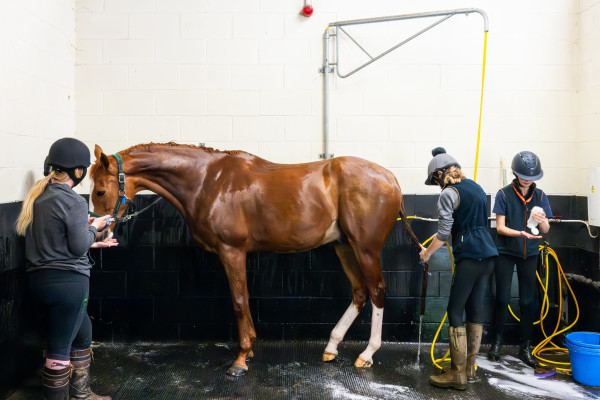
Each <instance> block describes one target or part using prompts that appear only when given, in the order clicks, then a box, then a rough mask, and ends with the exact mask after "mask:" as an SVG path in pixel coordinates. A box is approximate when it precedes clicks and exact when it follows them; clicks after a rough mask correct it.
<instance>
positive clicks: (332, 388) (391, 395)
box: [325, 381, 410, 400]
mask: <svg viewBox="0 0 600 400" xmlns="http://www.w3.org/2000/svg"><path fill="white" fill-rule="evenodd" d="M368 385H369V389H370V392H371V393H370V394H368V395H362V394H357V393H352V392H351V391H350V390H349V389H348V388H347V387H346V386H344V385H343V384H342V383H341V382H335V381H331V382H327V384H326V385H325V388H326V390H327V392H328V394H329V395H331V396H332V397H333V398H334V399H340V400H342V399H343V400H373V398H376V399H386V400H387V399H389V400H392V399H398V398H400V397H399V396H400V395H402V394H403V393H407V392H409V391H410V389H409V388H407V387H405V386H396V385H388V384H381V383H376V382H370V383H368ZM373 396H376V397H373Z"/></svg>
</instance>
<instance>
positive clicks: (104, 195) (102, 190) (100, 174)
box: [90, 145, 135, 237]
mask: <svg viewBox="0 0 600 400" xmlns="http://www.w3.org/2000/svg"><path fill="white" fill-rule="evenodd" d="M94 155H95V156H96V161H95V162H94V164H92V167H91V170H90V179H91V181H92V188H91V192H90V201H91V205H92V206H93V208H92V207H90V210H91V211H93V212H94V213H96V214H99V215H107V214H108V215H111V218H112V220H113V222H112V223H111V224H110V226H109V227H108V228H107V229H105V231H104V232H103V237H107V236H109V235H110V233H111V232H112V229H113V228H114V226H115V224H116V223H117V222H118V221H119V220H120V219H121V218H122V217H123V216H124V214H125V213H126V212H127V208H128V206H129V205H130V204H131V199H132V198H133V196H134V194H135V193H134V182H133V181H132V180H131V179H129V180H125V178H124V174H123V175H121V178H119V176H120V174H119V172H123V171H122V167H121V171H119V162H118V161H117V158H115V156H107V155H106V154H104V152H103V151H102V148H100V146H98V145H96V147H95V149H94ZM120 180H121V181H122V182H119V181H120ZM128 196H131V199H130V198H129V197H128Z"/></svg>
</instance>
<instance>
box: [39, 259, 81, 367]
mask: <svg viewBox="0 0 600 400" xmlns="http://www.w3.org/2000/svg"><path fill="white" fill-rule="evenodd" d="M28 275H29V276H28V289H29V296H31V299H32V301H33V303H34V305H35V306H36V307H38V310H39V312H41V313H42V314H43V323H44V327H45V331H46V336H47V339H48V349H47V353H46V357H47V358H51V359H55V360H63V361H68V360H69V358H70V357H69V353H70V351H71V347H73V348H74V349H78V350H81V349H87V348H88V347H90V345H91V343H92V323H91V321H90V317H89V316H88V314H87V304H88V295H89V282H90V280H89V278H88V277H87V276H85V275H83V274H80V273H78V272H72V271H63V270H49V269H48V270H42V271H34V272H30V273H29V274H28Z"/></svg>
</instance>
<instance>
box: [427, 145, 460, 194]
mask: <svg viewBox="0 0 600 400" xmlns="http://www.w3.org/2000/svg"><path fill="white" fill-rule="evenodd" d="M431 155H432V156H433V159H432V160H431V161H429V165H428V166H427V179H426V180H425V184H426V185H432V186H435V185H437V184H438V182H439V180H438V178H437V176H435V174H436V172H438V171H445V170H446V169H447V168H450V167H452V166H455V167H458V168H460V164H459V163H458V161H456V158H454V157H452V156H451V155H450V154H446V149H444V148H443V147H436V148H435V149H433V150H431Z"/></svg>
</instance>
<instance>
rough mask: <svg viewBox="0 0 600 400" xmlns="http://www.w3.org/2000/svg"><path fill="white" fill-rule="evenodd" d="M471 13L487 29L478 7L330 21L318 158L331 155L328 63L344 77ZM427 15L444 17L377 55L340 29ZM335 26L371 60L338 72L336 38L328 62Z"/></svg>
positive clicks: (325, 56)
mask: <svg viewBox="0 0 600 400" xmlns="http://www.w3.org/2000/svg"><path fill="white" fill-rule="evenodd" d="M471 13H478V14H480V15H481V16H482V17H483V25H484V31H486V32H487V31H489V21H488V17H487V14H486V13H485V11H483V10H481V9H479V8H461V9H456V10H445V11H432V12H424V13H416V14H405V15H394V16H389V17H379V18H366V19H355V20H348V21H337V22H331V23H329V26H328V27H327V29H326V30H325V34H324V35H323V40H324V46H323V47H324V53H325V54H324V57H323V58H324V63H323V68H321V69H319V72H322V73H323V74H325V76H324V77H323V78H324V79H323V85H324V86H325V88H324V89H325V93H324V105H323V113H324V117H323V140H324V141H325V143H324V145H323V149H324V153H322V154H320V158H323V159H328V158H330V157H331V156H332V154H330V153H329V73H330V72H333V68H332V67H330V65H335V66H337V67H338V68H337V69H338V71H337V74H338V76H340V77H341V78H346V77H348V76H350V75H352V74H354V73H355V72H357V71H359V70H361V69H362V68H364V67H366V66H367V65H370V64H371V63H373V62H375V61H377V60H379V59H380V58H381V57H383V56H385V55H386V54H389V53H390V52H391V51H393V50H395V49H397V48H398V47H400V46H402V45H403V44H405V43H406V42H408V41H410V40H412V39H414V38H416V37H417V36H419V35H421V34H422V33H424V32H425V31H427V30H429V29H431V28H433V27H435V26H437V25H438V24H440V23H442V22H443V21H445V20H446V19H448V18H450V17H452V16H453V15H457V14H465V15H467V14H471ZM427 17H444V18H442V19H441V20H439V21H436V22H434V23H433V24H431V25H429V26H428V27H427V28H424V29H422V30H421V31H419V32H417V33H416V34H414V35H412V36H411V37H409V38H408V39H406V40H404V41H402V42H400V43H399V44H397V45H396V46H394V47H392V48H390V49H389V50H387V51H385V52H383V53H382V54H380V55H378V56H375V57H373V56H371V55H370V54H369V53H368V52H367V51H366V50H365V49H364V48H362V46H360V44H358V42H357V41H356V40H354V38H352V37H351V36H350V35H348V33H347V32H345V31H344V30H343V29H342V26H349V25H360V24H372V23H377V22H390V21H399V20H405V19H415V18H427ZM332 26H335V27H336V33H335V34H333V35H332V34H330V33H329V28H330V27H332ZM337 28H339V29H340V30H342V31H343V32H344V33H346V34H347V35H348V37H350V39H351V40H352V41H353V42H354V43H355V44H356V45H357V46H358V47H359V48H360V49H361V50H363V51H364V52H365V53H366V54H367V55H368V56H369V57H370V58H371V60H370V61H368V62H366V63H364V64H363V65H361V66H359V67H358V68H356V69H354V70H353V71H351V72H350V73H348V74H345V75H344V74H340V70H339V63H340V60H339V58H340V57H339V43H338V40H337V38H336V48H335V50H336V59H335V62H333V63H330V62H329V39H330V37H331V36H338V32H337Z"/></svg>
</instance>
